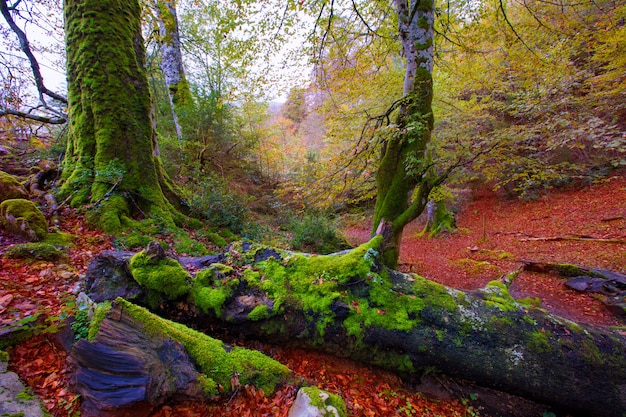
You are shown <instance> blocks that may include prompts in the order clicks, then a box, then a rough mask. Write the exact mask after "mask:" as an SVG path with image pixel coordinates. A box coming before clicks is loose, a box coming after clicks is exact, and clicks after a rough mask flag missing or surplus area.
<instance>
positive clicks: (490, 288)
mask: <svg viewBox="0 0 626 417" xmlns="http://www.w3.org/2000/svg"><path fill="white" fill-rule="evenodd" d="M482 292H483V294H484V295H485V304H486V305H488V306H491V307H496V308H498V309H500V310H502V311H515V310H518V309H519V308H520V306H519V304H518V303H517V302H516V301H515V299H514V298H513V297H511V295H510V294H509V290H508V288H507V287H506V285H504V284H503V283H502V282H500V281H495V280H494V281H490V282H488V283H487V285H486V286H485V288H483V289H482Z"/></svg>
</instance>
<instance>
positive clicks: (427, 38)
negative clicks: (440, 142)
mask: <svg viewBox="0 0 626 417" xmlns="http://www.w3.org/2000/svg"><path fill="white" fill-rule="evenodd" d="M394 3H395V6H396V11H397V14H398V31H399V34H400V39H401V41H402V51H403V53H404V56H405V59H406V71H405V78H404V103H403V105H402V106H401V107H400V109H399V113H398V115H397V120H396V125H397V132H398V133H397V134H396V135H395V136H393V137H391V138H388V139H387V140H386V141H385V142H384V143H383V146H382V155H381V160H380V167H379V168H378V172H377V175H376V181H377V193H378V195H377V200H376V208H375V212H374V222H373V225H372V234H382V235H383V236H384V237H385V244H384V246H383V260H384V262H385V264H386V265H387V266H389V267H392V268H393V267H395V266H396V265H397V262H398V257H399V254H400V246H399V244H400V239H401V238H402V231H403V229H404V227H405V226H406V225H407V224H408V223H409V222H410V221H412V220H414V219H415V218H417V216H419V215H420V214H421V213H422V212H423V211H424V209H425V207H426V204H427V200H428V195H429V193H430V191H431V190H432V188H433V187H434V186H435V185H437V183H438V182H441V181H443V178H438V177H433V176H432V174H431V170H430V166H429V161H428V158H427V152H426V151H427V146H428V143H429V142H430V137H431V130H432V128H433V122H434V119H433V113H432V107H431V102H432V97H433V81H432V69H433V37H434V30H433V24H434V16H435V15H434V4H433V0H411V1H410V2H407V1H406V0H395V1H394Z"/></svg>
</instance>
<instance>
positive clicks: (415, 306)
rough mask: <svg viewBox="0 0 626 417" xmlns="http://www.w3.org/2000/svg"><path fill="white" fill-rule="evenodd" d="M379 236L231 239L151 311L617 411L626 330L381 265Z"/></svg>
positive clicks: (551, 402)
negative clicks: (286, 242)
mask: <svg viewBox="0 0 626 417" xmlns="http://www.w3.org/2000/svg"><path fill="white" fill-rule="evenodd" d="M381 243H382V238H375V239H373V240H372V241H371V242H370V243H368V244H366V245H363V246H361V247H359V248H356V249H354V250H353V251H350V252H347V253H342V254H336V255H329V256H315V257H308V256H304V255H294V254H291V253H285V252H281V251H276V250H269V249H267V248H263V247H260V246H256V245H251V244H243V245H242V244H234V245H233V246H232V247H231V248H230V249H229V251H228V252H227V253H225V254H224V258H223V259H224V261H223V262H225V263H227V264H228V266H224V265H222V264H219V265H213V266H212V267H211V268H210V270H207V271H203V272H199V273H198V274H197V275H196V276H195V278H193V280H192V281H193V284H192V285H191V287H190V288H191V289H190V290H189V293H188V294H187V295H186V296H183V297H182V298H179V299H176V300H172V299H168V297H167V296H165V295H164V297H163V299H162V301H161V302H160V303H157V304H158V305H159V308H158V310H157V311H158V312H159V314H161V315H165V316H167V317H168V318H170V319H175V320H177V321H181V322H185V323H186V324H189V325H191V326H192V327H194V328H198V329H200V330H203V331H205V332H213V333H214V332H216V331H218V330H219V331H222V332H223V331H226V332H232V333H233V334H235V335H237V337H241V336H246V337H254V338H260V339H264V340H267V341H269V342H271V343H280V344H297V345H304V346H308V347H311V348H316V349H323V350H326V351H329V352H331V353H334V354H338V355H342V356H349V357H352V358H355V359H359V360H361V361H364V362H367V363H370V364H374V365H377V366H381V367H384V368H386V369H389V370H392V371H395V372H396V373H398V374H400V375H402V376H404V377H408V378H414V379H419V378H420V377H421V376H422V375H424V374H426V373H429V372H432V371H433V370H436V371H438V372H442V373H445V374H448V375H453V376H455V377H458V378H463V379H467V380H470V381H473V382H475V383H477V384H478V385H481V386H484V387H490V388H495V389H498V390H500V391H505V392H508V393H511V394H514V395H519V396H522V397H525V398H527V399H530V400H533V401H537V402H540V403H544V404H546V405H548V406H550V407H554V408H555V409H557V410H563V411H565V412H569V413H573V414H576V415H581V416H582V415H585V416H622V413H623V410H624V409H626V383H625V382H624V381H625V380H626V379H625V378H626V337H625V336H624V335H623V333H621V332H619V331H612V330H610V329H600V328H595V327H591V326H586V325H580V324H576V323H574V322H571V321H569V320H567V319H564V318H561V317H557V316H555V315H552V314H550V313H547V312H546V311H545V310H543V309H540V308H536V307H533V306H532V305H526V304H523V303H521V302H518V301H516V300H514V299H513V298H512V297H511V296H510V295H509V293H508V291H507V289H506V287H505V286H504V284H502V283H500V282H497V281H494V282H491V283H489V284H488V285H487V286H486V287H485V288H484V289H482V290H479V291H474V292H462V291H458V290H455V289H451V288H447V287H444V286H441V285H439V284H436V283H434V282H431V281H428V280H426V279H423V278H421V277H418V276H416V275H406V274H402V273H399V272H397V271H393V270H390V269H387V268H385V267H383V266H382V263H381V262H380V257H379V256H380V251H379V249H380V245H381ZM133 273H134V272H133V271H132V270H131V271H130V274H133ZM144 291H145V292H146V294H147V293H150V290H145V289H144ZM152 297H154V292H152ZM140 299H141V296H138V297H137V300H138V301H140ZM185 299H186V300H187V302H188V303H187V304H185V303H183V304H181V301H182V300H185ZM152 302H153V303H154V299H153V300H152ZM181 305H184V306H185V307H184V308H181Z"/></svg>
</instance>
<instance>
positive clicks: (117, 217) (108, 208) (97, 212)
mask: <svg viewBox="0 0 626 417" xmlns="http://www.w3.org/2000/svg"><path fill="white" fill-rule="evenodd" d="M88 220H89V221H90V222H91V223H93V224H96V225H98V226H100V228H102V230H103V231H104V232H105V233H111V234H113V233H119V232H121V231H123V230H125V229H126V228H127V227H128V226H129V225H130V211H129V207H128V202H127V201H126V199H125V198H124V197H123V196H120V195H113V196H110V197H107V198H105V199H104V200H103V201H101V202H100V205H99V206H98V207H97V208H95V209H94V210H93V211H92V212H91V213H90V218H89V219H88Z"/></svg>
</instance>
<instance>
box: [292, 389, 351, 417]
mask: <svg viewBox="0 0 626 417" xmlns="http://www.w3.org/2000/svg"><path fill="white" fill-rule="evenodd" d="M346 415H347V412H346V405H345V403H344V402H343V400H342V399H341V397H339V396H338V395H335V394H331V393H328V392H326V391H322V390H321V389H319V388H317V387H302V388H300V390H298V395H296V400H295V401H294V403H293V405H292V406H291V408H290V409H289V414H288V415H287V417H346Z"/></svg>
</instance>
